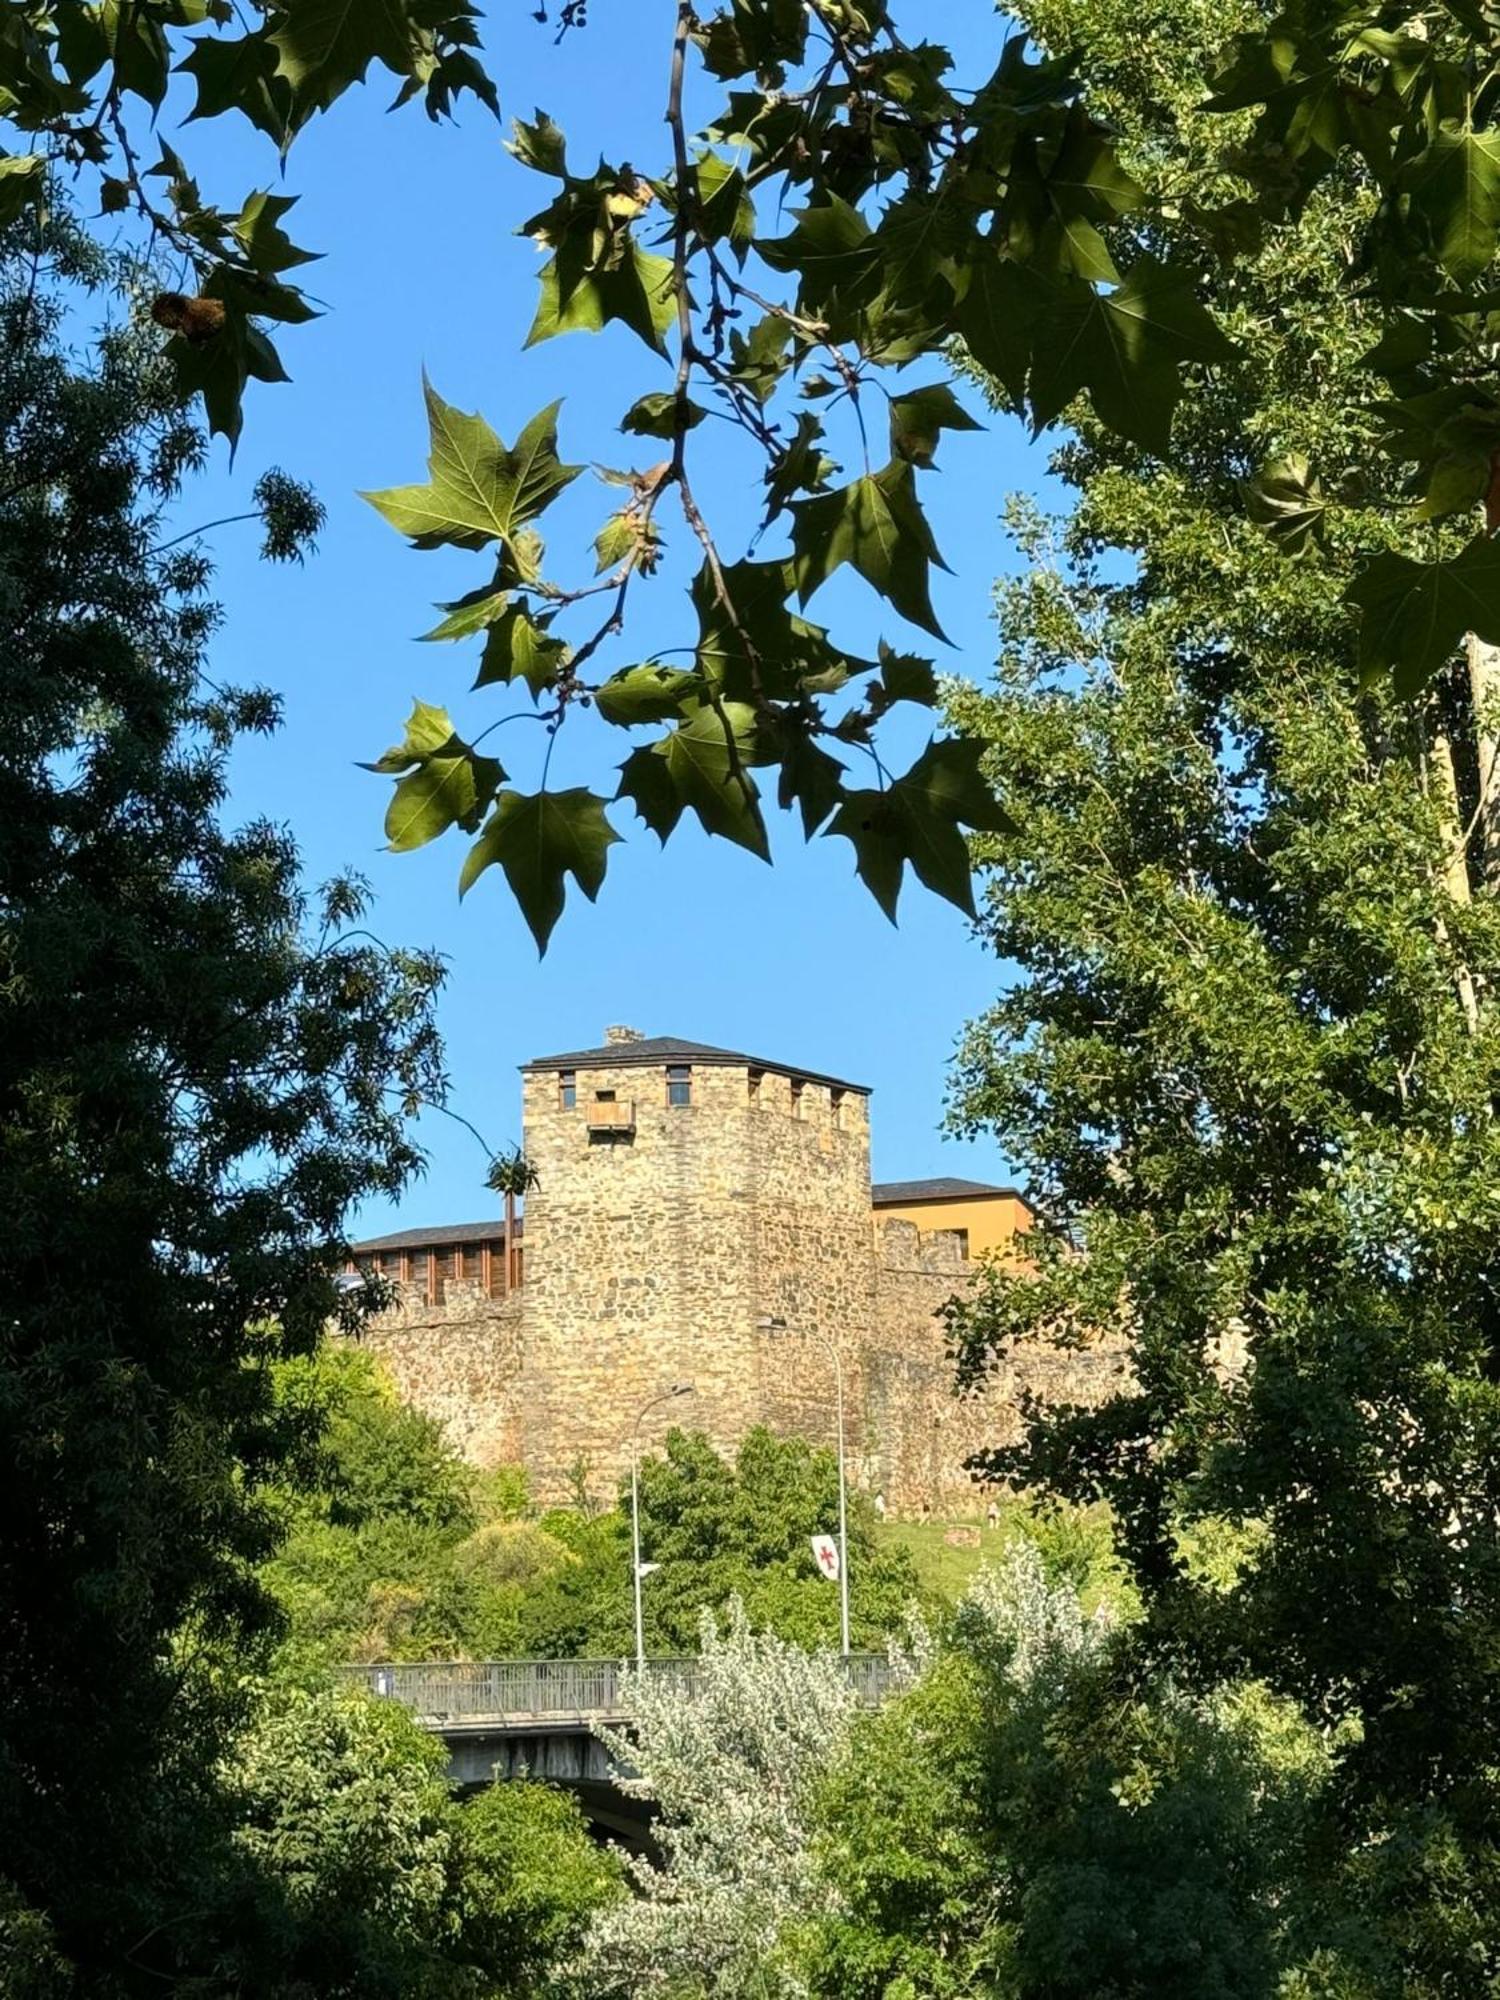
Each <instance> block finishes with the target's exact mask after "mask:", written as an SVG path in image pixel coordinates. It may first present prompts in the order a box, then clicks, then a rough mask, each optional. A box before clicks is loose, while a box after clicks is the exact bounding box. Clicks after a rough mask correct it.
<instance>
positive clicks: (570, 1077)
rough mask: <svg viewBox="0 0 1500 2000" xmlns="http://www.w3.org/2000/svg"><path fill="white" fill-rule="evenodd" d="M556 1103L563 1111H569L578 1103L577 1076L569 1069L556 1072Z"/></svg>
mask: <svg viewBox="0 0 1500 2000" xmlns="http://www.w3.org/2000/svg"><path fill="white" fill-rule="evenodd" d="M557 1101H558V1103H559V1105H560V1106H561V1108H562V1109H563V1110H564V1111H571V1110H572V1109H573V1107H574V1106H575V1105H576V1104H577V1102H578V1076H577V1073H576V1071H574V1070H571V1069H560V1070H559V1071H558V1072H557Z"/></svg>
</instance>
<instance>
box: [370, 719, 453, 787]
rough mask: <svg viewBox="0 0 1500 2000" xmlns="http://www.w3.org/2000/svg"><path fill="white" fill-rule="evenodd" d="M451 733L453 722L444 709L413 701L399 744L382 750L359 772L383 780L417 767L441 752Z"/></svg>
mask: <svg viewBox="0 0 1500 2000" xmlns="http://www.w3.org/2000/svg"><path fill="white" fill-rule="evenodd" d="M452 734H453V723H452V721H451V719H450V718H449V715H448V711H447V709H446V708H435V707H434V706H433V705H432V703H431V702H428V701H414V702H413V703H412V705H411V714H410V715H409V716H408V717H407V718H406V734H405V735H404V736H403V737H402V739H401V741H400V742H399V743H397V744H396V745H394V747H393V748H391V749H389V750H383V751H382V752H381V753H380V755H379V756H378V757H377V758H376V760H375V762H374V763H373V764H361V766H360V769H361V770H362V771H378V772H380V773H381V774H382V775H383V776H386V777H391V776H394V775H395V774H396V773H397V772H399V771H408V770H410V769H411V767H412V765H413V764H420V763H421V761H422V759H423V758H424V757H428V756H431V754H432V752H433V751H434V750H438V749H441V748H442V746H443V744H445V743H446V742H447V741H448V738H449V737H450V736H451V735H452Z"/></svg>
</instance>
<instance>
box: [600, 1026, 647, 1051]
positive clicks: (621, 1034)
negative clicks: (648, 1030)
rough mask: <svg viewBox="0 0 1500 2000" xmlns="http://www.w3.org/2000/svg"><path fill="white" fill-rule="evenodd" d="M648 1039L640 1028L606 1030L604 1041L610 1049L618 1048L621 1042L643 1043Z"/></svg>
mask: <svg viewBox="0 0 1500 2000" xmlns="http://www.w3.org/2000/svg"><path fill="white" fill-rule="evenodd" d="M645 1039H646V1037H645V1036H644V1035H643V1034H642V1033H641V1031H640V1029H639V1028H606V1029H605V1030H604V1040H605V1042H606V1044H607V1045H608V1046H609V1047H610V1048H617V1047H618V1046H619V1044H620V1043H621V1042H643V1041H645Z"/></svg>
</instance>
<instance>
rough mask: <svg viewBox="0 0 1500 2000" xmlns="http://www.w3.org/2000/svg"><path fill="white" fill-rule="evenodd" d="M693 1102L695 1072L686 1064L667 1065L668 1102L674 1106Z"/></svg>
mask: <svg viewBox="0 0 1500 2000" xmlns="http://www.w3.org/2000/svg"><path fill="white" fill-rule="evenodd" d="M692 1101H693V1072H692V1071H691V1070H690V1069H689V1068H688V1066H687V1064H686V1063H668V1065H667V1102H668V1104H672V1105H682V1104H691V1103H692Z"/></svg>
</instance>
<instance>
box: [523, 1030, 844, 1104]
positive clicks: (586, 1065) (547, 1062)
mask: <svg viewBox="0 0 1500 2000" xmlns="http://www.w3.org/2000/svg"><path fill="white" fill-rule="evenodd" d="M662 1063H690V1064H691V1063H700V1064H702V1065H703V1066H704V1067H705V1068H710V1069H724V1068H735V1069H738V1068H739V1067H740V1066H741V1065H743V1066H745V1067H746V1068H749V1069H773V1070H775V1071H776V1072H777V1074H778V1075H780V1076H800V1077H805V1078H806V1079H807V1081H808V1082H809V1083H826V1084H831V1085H832V1087H833V1088H834V1089H835V1090H853V1091H857V1092H858V1093H859V1095H860V1096H861V1097H868V1096H869V1094H870V1086H869V1085H868V1084H867V1083H849V1082H847V1081H846V1080H845V1079H844V1078H843V1077H841V1076H825V1075H824V1074H823V1073H822V1071H820V1070H815V1069H799V1068H798V1067H797V1065H796V1063H789V1062H780V1061H772V1060H771V1058H770V1057H768V1056H747V1055H746V1054H744V1052H743V1051H742V1050H739V1049H716V1048H712V1047H710V1045H709V1044H708V1043H707V1042H684V1041H681V1040H679V1038H678V1037H677V1036H676V1035H645V1036H643V1037H642V1039H641V1040H640V1041H638V1042H606V1043H605V1044H604V1046H603V1047H602V1048H598V1049H566V1050H564V1052H563V1053H562V1054H561V1055H558V1056H533V1057H532V1059H531V1061H530V1062H528V1063H522V1064H521V1069H522V1071H523V1072H525V1071H527V1070H536V1069H645V1068H655V1067H658V1066H659V1065H660V1064H662Z"/></svg>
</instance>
